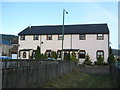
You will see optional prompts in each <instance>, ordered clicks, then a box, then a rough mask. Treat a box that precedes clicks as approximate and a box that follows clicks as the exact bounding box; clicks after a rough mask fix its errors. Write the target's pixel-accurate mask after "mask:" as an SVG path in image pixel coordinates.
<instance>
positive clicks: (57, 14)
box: [0, 2, 118, 49]
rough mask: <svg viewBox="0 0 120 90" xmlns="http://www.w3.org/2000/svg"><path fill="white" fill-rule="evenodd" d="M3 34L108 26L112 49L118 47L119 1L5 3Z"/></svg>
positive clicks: (2, 4) (2, 3)
mask: <svg viewBox="0 0 120 90" xmlns="http://www.w3.org/2000/svg"><path fill="white" fill-rule="evenodd" d="M0 5H1V6H2V7H1V8H2V15H1V16H0V17H2V22H0V23H2V31H1V32H0V33H3V34H14V35H17V34H18V33H19V32H21V31H22V30H24V29H25V28H26V27H28V26H30V25H31V26H39V25H62V20H63V19H62V18H63V9H65V10H66V11H67V12H68V14H66V15H65V24H66V25H68V24H99V23H107V24H108V28H109V30H110V42H111V47H112V48H115V49H117V48H118V2H1V3H0Z"/></svg>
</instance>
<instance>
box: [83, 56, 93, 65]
mask: <svg viewBox="0 0 120 90" xmlns="http://www.w3.org/2000/svg"><path fill="white" fill-rule="evenodd" d="M83 63H84V64H87V65H91V64H92V62H91V59H90V56H89V54H87V55H86V57H85V61H84V62H83Z"/></svg>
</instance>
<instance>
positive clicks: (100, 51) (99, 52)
mask: <svg viewBox="0 0 120 90" xmlns="http://www.w3.org/2000/svg"><path fill="white" fill-rule="evenodd" d="M100 55H101V56H102V57H104V51H103V50H98V51H97V58H98V57H99V56H100Z"/></svg>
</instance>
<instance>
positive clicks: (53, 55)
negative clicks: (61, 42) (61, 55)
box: [51, 51, 57, 59]
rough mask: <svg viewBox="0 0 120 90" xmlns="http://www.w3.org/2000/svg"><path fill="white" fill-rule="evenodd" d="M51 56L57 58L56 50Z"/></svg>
mask: <svg viewBox="0 0 120 90" xmlns="http://www.w3.org/2000/svg"><path fill="white" fill-rule="evenodd" d="M51 58H55V59H57V53H56V52H55V51H52V52H51Z"/></svg>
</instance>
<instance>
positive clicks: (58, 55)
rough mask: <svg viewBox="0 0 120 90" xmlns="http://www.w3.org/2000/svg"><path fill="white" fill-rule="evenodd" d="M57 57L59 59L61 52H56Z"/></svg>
mask: <svg viewBox="0 0 120 90" xmlns="http://www.w3.org/2000/svg"><path fill="white" fill-rule="evenodd" d="M57 57H58V58H61V50H58V51H57Z"/></svg>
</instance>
